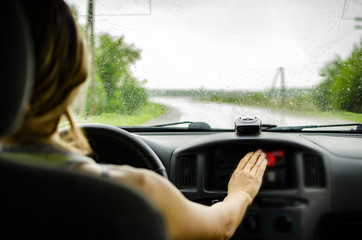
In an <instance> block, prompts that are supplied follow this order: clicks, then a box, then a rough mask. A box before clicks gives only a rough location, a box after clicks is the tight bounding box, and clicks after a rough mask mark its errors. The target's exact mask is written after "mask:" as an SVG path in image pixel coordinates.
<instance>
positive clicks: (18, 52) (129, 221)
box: [0, 0, 167, 240]
mask: <svg viewBox="0 0 362 240" xmlns="http://www.w3.org/2000/svg"><path fill="white" fill-rule="evenodd" d="M1 4H2V6H3V7H2V10H3V11H2V14H1V15H0V24H1V30H2V32H3V34H2V39H3V41H2V44H1V46H0V53H1V54H0V59H1V60H0V63H1V79H0V111H1V118H0V138H1V136H4V135H5V134H7V133H8V132H9V131H11V129H12V128H14V127H15V126H16V123H17V120H18V118H19V116H21V114H22V109H23V107H24V104H25V103H26V102H27V100H28V97H29V90H30V89H31V81H32V76H33V58H34V54H33V52H32V43H31V37H30V35H29V30H28V26H27V22H26V17H25V15H24V14H23V13H22V9H21V5H20V3H18V2H17V1H15V0H12V1H3V2H2V3H1ZM0 219H1V220H0V224H1V225H0V226H1V227H0V229H1V231H0V238H1V239H6V236H7V237H8V238H11V239H29V238H30V239H32V238H34V239H76V238H77V239H157V240H162V239H167V233H166V229H165V223H164V220H163V218H162V216H161V214H160V212H159V211H158V210H157V209H156V207H155V206H154V205H153V204H152V203H151V202H150V201H149V200H148V199H147V198H146V197H145V196H144V195H143V194H142V193H140V192H138V191H136V190H134V189H132V188H130V187H129V186H127V185H123V184H118V183H115V182H111V181H108V180H107V179H102V178H99V177H93V176H90V175H86V174H82V173H78V172H69V171H65V170H61V169H54V168H50V167H45V166H40V165H36V164H29V163H25V162H22V161H14V160H11V159H9V158H8V157H6V155H4V154H2V153H1V145H0Z"/></svg>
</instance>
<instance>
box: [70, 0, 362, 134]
mask: <svg viewBox="0 0 362 240" xmlns="http://www.w3.org/2000/svg"><path fill="white" fill-rule="evenodd" d="M66 2H67V3H68V4H69V5H70V6H71V8H72V10H73V11H74V14H75V16H76V18H77V21H78V23H79V26H80V29H81V32H82V33H83V34H84V38H85V39H86V41H87V43H88V47H89V58H90V66H91V68H90V72H89V76H88V81H87V84H86V85H85V86H84V87H83V89H82V90H81V93H80V94H79V96H78V98H77V100H76V102H75V103H74V106H73V108H74V112H75V115H76V116H77V117H76V118H77V121H78V122H80V123H82V122H100V123H106V124H112V125H117V126H151V125H160V124H165V123H172V122H182V121H195V122H206V123H208V124H209V125H210V126H211V128H234V122H235V120H236V119H237V118H238V117H240V116H249V117H258V118H260V119H261V120H262V123H266V124H273V125H277V126H298V125H324V124H348V123H362V34H361V33H362V30H361V29H362V0H313V1H309V0H292V1H291V0H273V1H271V0H257V1H240V0H228V1H220V0H186V1H181V0H175V1H168V0H108V1H105V0H102V1H101V0H93V1H92V0H66Z"/></svg>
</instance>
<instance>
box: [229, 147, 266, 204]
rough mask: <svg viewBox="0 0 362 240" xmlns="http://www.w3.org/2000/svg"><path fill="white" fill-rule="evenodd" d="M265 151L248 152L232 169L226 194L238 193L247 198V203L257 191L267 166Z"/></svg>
mask: <svg viewBox="0 0 362 240" xmlns="http://www.w3.org/2000/svg"><path fill="white" fill-rule="evenodd" d="M265 156H266V155H265V153H263V152H262V151H261V150H258V151H256V152H249V153H248V154H246V155H245V157H243V158H242V159H241V160H240V162H239V164H238V166H237V167H236V169H235V170H234V172H233V174H232V175H231V178H230V180H229V184H228V196H231V195H235V194H239V195H244V196H247V197H248V198H249V204H250V203H251V202H252V201H253V199H254V198H255V196H256V194H257V193H258V192H259V189H260V186H261V183H262V178H263V175H264V172H265V169H266V166H267V160H266V157H265Z"/></svg>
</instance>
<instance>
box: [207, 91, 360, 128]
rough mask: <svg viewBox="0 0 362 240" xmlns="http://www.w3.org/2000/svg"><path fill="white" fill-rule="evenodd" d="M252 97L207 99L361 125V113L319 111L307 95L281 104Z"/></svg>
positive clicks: (292, 98) (274, 100)
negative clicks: (341, 120)
mask: <svg viewBox="0 0 362 240" xmlns="http://www.w3.org/2000/svg"><path fill="white" fill-rule="evenodd" d="M254 95H255V94H254ZM254 95H249V96H248V97H247V98H244V99H243V98H235V97H230V96H226V97H218V98H209V99H208V101H216V102H223V103H233V104H237V105H245V106H257V107H265V108H273V109H277V110H282V111H287V112H292V113H303V114H308V115H310V116H318V117H325V118H334V119H343V120H346V121H350V122H353V123H362V114H361V113H353V112H347V111H337V110H332V111H321V110H319V109H318V108H317V107H316V106H315V105H314V103H313V101H312V98H311V97H310V96H308V95H297V96H294V97H291V98H286V99H285V101H284V103H283V104H282V103H281V102H280V99H277V98H276V99H271V100H268V99H267V98H266V97H262V96H259V95H255V96H254Z"/></svg>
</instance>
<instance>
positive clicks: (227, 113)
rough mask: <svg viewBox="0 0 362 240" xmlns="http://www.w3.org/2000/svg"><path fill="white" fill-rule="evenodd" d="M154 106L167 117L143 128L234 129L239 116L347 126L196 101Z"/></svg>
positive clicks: (280, 112)
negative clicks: (193, 125) (203, 125)
mask: <svg viewBox="0 0 362 240" xmlns="http://www.w3.org/2000/svg"><path fill="white" fill-rule="evenodd" d="M151 101H152V102H155V103H160V104H162V105H164V106H165V107H166V109H167V111H166V114H165V115H163V116H161V117H159V118H156V119H152V120H151V121H149V122H147V123H145V124H144V125H147V126H149V125H156V124H163V123H170V122H178V121H196V122H207V123H208V124H209V125H210V126H211V127H212V128H234V121H235V119H237V118H238V117H239V116H252V117H254V116H257V117H259V118H260V119H261V120H262V122H263V123H266V124H276V125H278V126H299V125H319V124H337V123H348V122H346V121H345V120H339V119H331V118H323V117H318V116H309V115H305V114H302V113H299V112H292V113H291V112H289V111H283V110H278V109H266V108H261V107H254V106H253V107H250V106H239V105H236V104H224V103H223V104H221V103H215V102H211V103H209V102H201V101H194V100H192V99H190V98H179V97H155V98H152V99H151Z"/></svg>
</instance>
